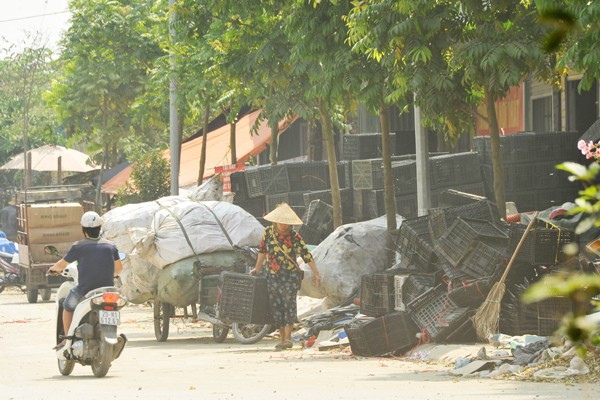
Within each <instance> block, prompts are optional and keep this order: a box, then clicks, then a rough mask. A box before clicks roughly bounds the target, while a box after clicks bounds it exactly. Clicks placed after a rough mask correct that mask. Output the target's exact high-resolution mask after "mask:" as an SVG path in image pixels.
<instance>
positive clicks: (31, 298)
mask: <svg viewBox="0 0 600 400" xmlns="http://www.w3.org/2000/svg"><path fill="white" fill-rule="evenodd" d="M37 300H38V290H37V289H27V301H28V302H30V303H31V304H33V303H37Z"/></svg>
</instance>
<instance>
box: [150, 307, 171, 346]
mask: <svg viewBox="0 0 600 400" xmlns="http://www.w3.org/2000/svg"><path fill="white" fill-rule="evenodd" d="M171 310H172V307H171V305H170V304H169V303H163V302H162V301H159V300H157V299H154V336H156V340H158V341H159V342H164V341H166V340H167V338H168V337H169V322H170V318H171Z"/></svg>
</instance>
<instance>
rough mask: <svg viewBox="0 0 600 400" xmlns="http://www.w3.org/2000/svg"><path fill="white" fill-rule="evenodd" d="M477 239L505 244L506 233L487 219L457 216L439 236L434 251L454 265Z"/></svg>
mask: <svg viewBox="0 0 600 400" xmlns="http://www.w3.org/2000/svg"><path fill="white" fill-rule="evenodd" d="M479 241H484V242H486V243H491V244H494V245H496V246H506V244H507V242H508V235H506V234H505V233H504V232H502V231H501V230H500V229H498V228H497V227H496V226H495V225H494V224H492V223H491V222H488V221H483V220H477V219H469V218H457V219H456V220H455V221H454V223H453V224H452V225H451V226H450V228H448V230H447V231H446V233H445V234H444V235H443V236H442V237H440V238H439V240H438V243H437V244H438V247H437V248H436V251H437V252H439V253H441V254H443V256H444V258H445V259H446V260H447V261H448V262H450V264H452V265H453V266H454V267H457V266H458V265H459V264H460V262H461V261H462V259H463V258H464V257H466V256H467V255H468V254H469V252H470V251H471V250H472V249H473V248H474V247H475V246H476V244H477V243H478V242H479Z"/></svg>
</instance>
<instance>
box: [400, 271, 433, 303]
mask: <svg viewBox="0 0 600 400" xmlns="http://www.w3.org/2000/svg"><path fill="white" fill-rule="evenodd" d="M437 283H438V282H437V281H436V275H435V274H410V275H409V276H408V278H407V279H406V281H405V282H404V285H403V286H402V287H401V288H397V287H395V289H396V305H398V302H399V301H402V303H403V304H405V305H407V306H408V304H411V303H413V302H414V301H415V300H416V299H417V298H418V297H420V296H422V295H423V294H425V293H427V292H429V291H430V290H432V289H433V288H434V287H435V286H436V284H437Z"/></svg>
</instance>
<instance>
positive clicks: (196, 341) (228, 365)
mask: <svg viewBox="0 0 600 400" xmlns="http://www.w3.org/2000/svg"><path fill="white" fill-rule="evenodd" d="M52 299H54V295H53V296H52ZM53 312H54V303H53V302H51V301H50V302H40V303H38V304H28V303H27V300H26V297H25V295H24V294H21V293H19V292H6V291H5V292H4V293H2V294H0V366H1V371H2V375H1V377H0V400H13V399H14V400H20V399H34V400H35V399H40V400H42V399H43V400H58V399H60V400H66V399H102V400H107V399H167V400H168V399H176V400H183V399H202V400H204V399H234V398H235V399H261V400H265V399H278V400H281V399H302V400H309V399H311V400H316V399H328V400H334V399H361V400H362V399H365V398H369V399H373V398H374V399H381V400H383V399H403V400H407V399H419V400H426V399H431V400H434V399H435V400H438V399H439V400H442V399H443V400H459V399H460V400H469V399H481V398H484V397H485V398H488V399H490V400H491V399H502V400H524V399H536V400H538V399H557V400H558V399H567V398H568V399H569V400H579V399H581V400H591V399H598V398H599V396H598V395H597V393H600V391H599V389H600V386H599V385H587V384H586V385H574V386H569V385H564V384H560V383H559V384H556V383H531V382H514V381H499V380H489V379H478V378H476V379H457V378H454V377H451V376H450V375H449V374H448V373H447V371H448V368H447V367H444V366H440V365H428V364H423V363H412V362H406V361H401V360H396V359H390V358H356V357H353V356H352V355H351V354H350V353H341V352H339V351H327V352H318V351H315V350H303V349H300V348H296V349H293V350H291V351H288V352H274V351H273V347H274V346H275V344H276V341H275V340H274V339H272V338H266V339H263V340H262V341H261V342H259V343H257V344H255V345H241V344H238V343H237V342H236V341H235V340H234V339H233V337H232V336H231V335H230V337H229V338H228V339H227V340H226V341H225V342H224V343H222V344H217V343H214V342H213V340H212V331H211V328H210V326H208V325H204V324H201V323H193V322H190V321H181V320H179V321H174V323H175V322H176V324H174V325H173V324H172V325H171V328H172V330H173V332H172V333H171V334H170V336H169V340H168V341H167V342H165V343H158V342H156V340H155V339H154V331H153V327H152V310H151V309H150V308H148V307H145V306H132V307H126V308H125V309H124V310H123V312H122V321H123V322H122V325H121V332H123V333H125V334H126V335H127V336H128V338H129V339H130V342H129V343H128V345H127V347H126V348H125V350H124V352H123V354H122V356H121V358H119V359H118V360H116V361H115V362H114V363H113V366H112V367H111V369H110V371H109V372H108V375H107V376H106V377H105V378H101V379H99V378H95V377H94V376H93V374H92V371H91V368H90V367H82V366H79V365H77V366H76V367H75V370H74V372H73V374H72V375H71V376H69V377H63V376H62V375H60V373H59V372H58V368H57V365H56V359H55V356H54V352H53V351H52V350H51V347H52V346H53V326H54V315H53Z"/></svg>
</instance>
